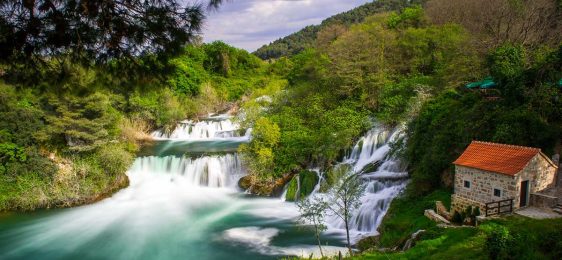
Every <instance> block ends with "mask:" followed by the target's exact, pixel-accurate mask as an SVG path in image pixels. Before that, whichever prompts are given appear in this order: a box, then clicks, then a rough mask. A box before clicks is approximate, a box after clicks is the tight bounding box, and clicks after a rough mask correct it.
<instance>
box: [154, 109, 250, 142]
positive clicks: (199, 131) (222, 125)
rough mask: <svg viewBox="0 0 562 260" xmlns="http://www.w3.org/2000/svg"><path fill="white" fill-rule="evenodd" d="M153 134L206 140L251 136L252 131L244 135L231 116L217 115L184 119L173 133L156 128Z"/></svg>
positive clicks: (168, 137)
mask: <svg viewBox="0 0 562 260" xmlns="http://www.w3.org/2000/svg"><path fill="white" fill-rule="evenodd" d="M151 135H152V137H153V138H154V139H156V140H205V139H223V138H233V137H242V138H243V137H249V135H250V131H245V133H244V134H243V135H242V134H241V133H240V130H239V125H238V124H237V123H234V122H232V121H231V120H230V116H228V115H217V116H211V117H208V118H205V119H203V120H201V121H192V120H184V121H182V122H180V123H179V124H177V126H176V128H175V129H174V130H173V131H172V132H171V133H167V132H165V131H163V130H156V131H154V132H153V133H152V134H151Z"/></svg>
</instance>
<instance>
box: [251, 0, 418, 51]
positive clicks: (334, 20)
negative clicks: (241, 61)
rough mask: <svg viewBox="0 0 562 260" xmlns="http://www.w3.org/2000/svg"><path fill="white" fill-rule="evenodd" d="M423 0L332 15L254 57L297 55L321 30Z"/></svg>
mask: <svg viewBox="0 0 562 260" xmlns="http://www.w3.org/2000/svg"><path fill="white" fill-rule="evenodd" d="M422 2H425V1H424V0H413V1H408V0H380V1H373V2H371V3H367V4H364V5H362V6H359V7H357V8H354V9H352V10H349V11H346V12H343V13H340V14H337V15H334V16H332V17H329V18H328V19H326V20H324V21H322V23H321V24H319V25H309V26H307V27H305V28H303V29H302V30H300V31H298V32H296V33H293V34H291V35H289V36H286V37H284V38H281V39H278V40H275V41H274V42H272V43H270V44H266V45H264V46H262V47H260V48H259V49H257V50H256V51H255V52H254V55H256V56H258V57H260V58H262V59H264V60H267V59H277V58H280V57H284V56H292V55H295V54H298V53H299V52H301V51H303V50H304V49H306V48H311V47H314V43H315V41H316V36H317V34H318V32H320V31H321V30H322V29H324V28H327V27H328V26H330V25H334V24H341V25H344V26H346V27H349V26H350V25H352V24H357V23H360V22H362V21H363V20H364V19H365V17H368V16H370V15H373V14H376V13H381V12H387V11H394V10H400V9H403V8H404V7H406V6H409V5H412V4H417V3H422Z"/></svg>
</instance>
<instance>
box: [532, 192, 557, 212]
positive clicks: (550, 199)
mask: <svg viewBox="0 0 562 260" xmlns="http://www.w3.org/2000/svg"><path fill="white" fill-rule="evenodd" d="M557 203H558V197H555V196H549V195H546V194H540V193H531V196H530V205H531V206H533V207H539V208H552V207H554V206H556V204H557Z"/></svg>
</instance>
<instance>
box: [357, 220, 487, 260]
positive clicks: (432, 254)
mask: <svg viewBox="0 0 562 260" xmlns="http://www.w3.org/2000/svg"><path fill="white" fill-rule="evenodd" d="M424 236H425V237H424ZM421 239H424V240H422V241H419V242H418V243H416V245H415V246H414V247H413V248H411V249H410V250H407V251H406V252H392V253H383V252H372V253H366V254H364V255H361V256H358V257H355V258H354V259H486V258H487V255H486V253H485V252H484V251H483V250H482V248H483V245H484V242H485V235H484V234H483V233H482V232H480V231H479V230H478V229H476V228H471V227H463V228H448V229H443V228H435V229H433V230H431V231H428V233H427V234H425V235H423V236H422V238H421Z"/></svg>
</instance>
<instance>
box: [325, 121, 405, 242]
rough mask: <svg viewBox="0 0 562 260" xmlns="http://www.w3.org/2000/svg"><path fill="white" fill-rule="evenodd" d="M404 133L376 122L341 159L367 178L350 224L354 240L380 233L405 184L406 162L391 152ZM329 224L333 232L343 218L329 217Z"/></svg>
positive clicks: (342, 222)
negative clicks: (359, 202)
mask: <svg viewBox="0 0 562 260" xmlns="http://www.w3.org/2000/svg"><path fill="white" fill-rule="evenodd" d="M401 133H402V129H401V128H397V129H394V130H391V129H388V128H386V127H384V126H381V125H377V126H375V127H374V128H373V129H372V130H370V131H369V132H368V133H367V134H366V135H365V136H363V137H362V138H361V139H360V140H359V141H358V142H357V144H356V145H355V146H354V147H353V150H352V152H351V153H350V154H349V155H348V156H346V158H344V160H343V162H342V164H347V165H350V166H351V167H352V172H351V173H350V174H360V176H361V178H362V179H363V180H364V181H365V183H364V185H365V193H364V195H363V196H362V197H361V205H360V206H359V208H358V209H357V210H355V211H354V212H353V214H352V217H351V221H350V223H349V225H350V230H351V232H350V233H351V235H352V236H353V240H354V241H357V240H359V239H360V238H362V237H364V236H369V235H376V234H377V228H378V227H379V225H380V223H381V221H382V219H383V217H384V215H385V214H386V211H387V210H388V208H389V206H390V202H391V201H392V200H393V199H394V198H395V197H396V196H398V195H399V194H400V192H401V191H403V190H404V188H405V187H406V183H407V177H408V173H407V172H406V167H405V165H403V164H401V163H400V161H399V160H397V159H396V158H394V157H392V156H390V155H389V153H390V151H391V147H390V144H391V143H392V142H395V141H396V140H397V139H398V138H399V137H400V134H401ZM377 165H379V166H378V168H377V167H376V166H377ZM327 225H328V227H329V229H331V230H332V231H336V230H340V231H341V230H342V229H345V223H344V221H343V220H342V219H341V218H339V217H337V216H329V217H328V218H327Z"/></svg>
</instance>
